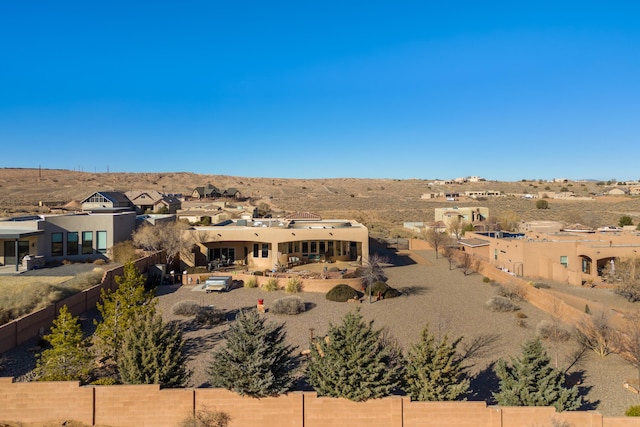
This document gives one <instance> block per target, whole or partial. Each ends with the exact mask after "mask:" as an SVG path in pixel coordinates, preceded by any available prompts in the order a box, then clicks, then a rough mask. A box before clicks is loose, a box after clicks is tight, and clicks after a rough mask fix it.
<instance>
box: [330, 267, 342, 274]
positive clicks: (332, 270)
mask: <svg viewBox="0 0 640 427" xmlns="http://www.w3.org/2000/svg"><path fill="white" fill-rule="evenodd" d="M338 271H340V269H339V268H338V267H331V268H329V272H330V273H337V272H338Z"/></svg>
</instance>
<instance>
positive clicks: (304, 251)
mask: <svg viewBox="0 0 640 427" xmlns="http://www.w3.org/2000/svg"><path fill="white" fill-rule="evenodd" d="M302 255H304V256H307V255H309V242H302Z"/></svg>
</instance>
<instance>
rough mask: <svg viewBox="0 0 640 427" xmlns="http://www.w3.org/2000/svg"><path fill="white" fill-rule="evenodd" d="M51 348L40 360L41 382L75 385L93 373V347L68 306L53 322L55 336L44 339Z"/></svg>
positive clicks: (39, 375)
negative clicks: (90, 347) (68, 382)
mask: <svg viewBox="0 0 640 427" xmlns="http://www.w3.org/2000/svg"><path fill="white" fill-rule="evenodd" d="M44 339H45V340H46V341H48V342H49V343H50V344H51V348H49V349H46V350H45V351H43V352H42V353H41V354H40V356H39V359H38V363H37V367H36V373H37V375H38V380H40V381H73V380H83V379H86V377H87V376H88V374H89V372H90V371H91V363H92V359H93V357H92V355H91V352H90V350H89V343H88V342H87V340H86V339H85V338H84V337H83V335H82V329H81V328H80V322H79V321H78V318H77V317H73V316H72V315H71V313H70V312H69V310H68V309H67V306H66V305H64V306H62V308H61V309H60V313H59V314H58V317H56V318H55V320H54V321H53V326H51V333H50V334H48V335H45V336H44Z"/></svg>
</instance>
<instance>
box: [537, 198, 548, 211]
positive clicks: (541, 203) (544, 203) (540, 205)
mask: <svg viewBox="0 0 640 427" xmlns="http://www.w3.org/2000/svg"><path fill="white" fill-rule="evenodd" d="M536 208H538V209H549V202H547V201H546V200H544V199H540V200H538V201H537V202H536Z"/></svg>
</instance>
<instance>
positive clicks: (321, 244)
mask: <svg viewBox="0 0 640 427" xmlns="http://www.w3.org/2000/svg"><path fill="white" fill-rule="evenodd" d="M326 246H327V242H325V241H322V242H320V253H321V254H324V253H327V248H326Z"/></svg>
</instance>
